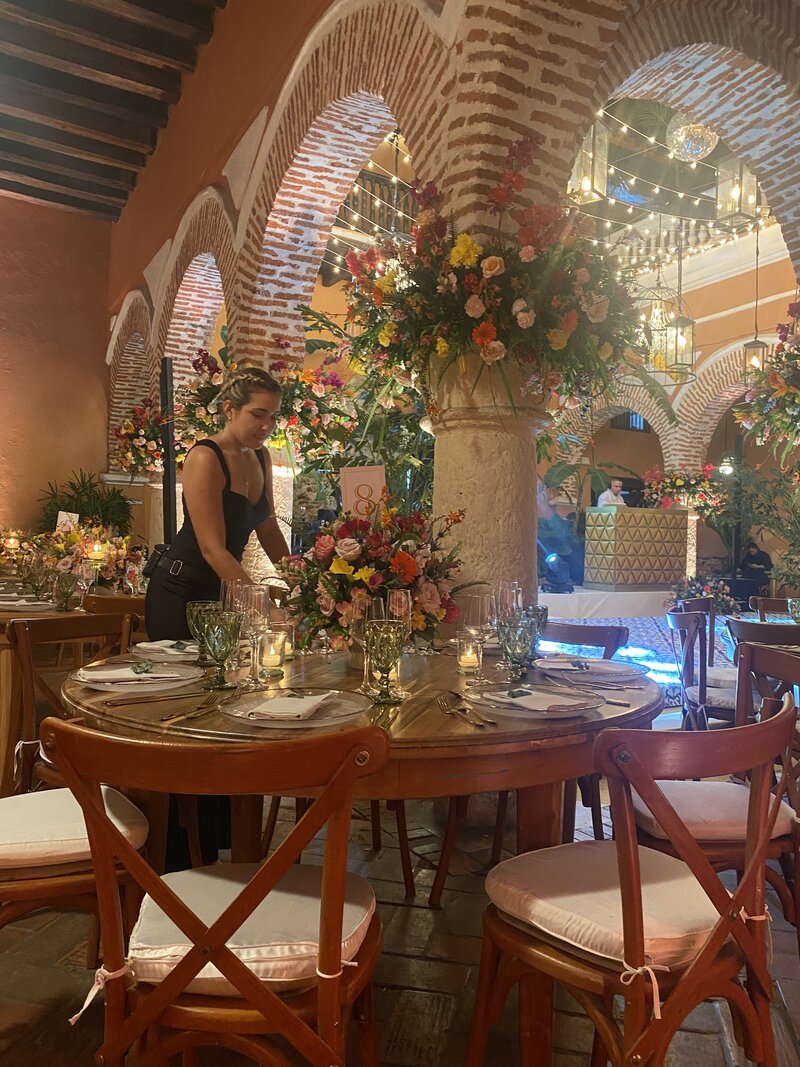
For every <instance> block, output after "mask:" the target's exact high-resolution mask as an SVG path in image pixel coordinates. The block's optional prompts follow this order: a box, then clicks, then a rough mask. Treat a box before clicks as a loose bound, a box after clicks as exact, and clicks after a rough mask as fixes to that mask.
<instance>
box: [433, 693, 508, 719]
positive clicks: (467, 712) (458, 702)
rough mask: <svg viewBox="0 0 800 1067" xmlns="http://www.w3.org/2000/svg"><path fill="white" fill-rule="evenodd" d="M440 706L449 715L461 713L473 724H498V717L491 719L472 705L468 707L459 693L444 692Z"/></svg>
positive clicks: (440, 698)
mask: <svg viewBox="0 0 800 1067" xmlns="http://www.w3.org/2000/svg"><path fill="white" fill-rule="evenodd" d="M439 707H440V708H441V709H442V711H444V712H446V713H447V714H448V715H460V716H461V717H462V718H463V719H466V721H467V722H471V723H472V724H473V726H479V727H484V726H497V719H490V718H489V716H488V715H483V714H482V713H481V712H480V711H477V710H476V709H475V708H473V707H472V706H470V707H466V706H465V704H464V701H463V698H462V697H461V696H460V695H459V694H458V693H452V692H451V693H443V694H442V695H441V696H440V697H439Z"/></svg>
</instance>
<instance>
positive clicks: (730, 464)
mask: <svg viewBox="0 0 800 1067" xmlns="http://www.w3.org/2000/svg"><path fill="white" fill-rule="evenodd" d="M735 466H736V460H735V458H734V457H733V456H730V455H726V456H723V457H722V459H721V460H720V461H719V466H718V467H717V470H718V471H719V473H720V474H724V475H725V477H726V478H727V477H728V476H729V475H731V474H733V471H734V467H735Z"/></svg>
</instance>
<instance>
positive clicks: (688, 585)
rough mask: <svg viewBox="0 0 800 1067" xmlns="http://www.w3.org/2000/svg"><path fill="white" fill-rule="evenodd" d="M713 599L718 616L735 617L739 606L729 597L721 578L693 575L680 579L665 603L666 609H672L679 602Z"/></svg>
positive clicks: (728, 588)
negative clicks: (701, 598)
mask: <svg viewBox="0 0 800 1067" xmlns="http://www.w3.org/2000/svg"><path fill="white" fill-rule="evenodd" d="M706 596H710V597H713V598H714V603H715V604H716V606H717V614H718V615H737V614H738V612H739V605H738V604H737V602H736V601H735V600H734V599H733V597H732V596H731V588H730V586H729V585H728V584H727V583H726V582H725V581H724V579H722V578H712V577H710V576H709V575H707V574H695V575H693V576H692V577H688V576H685V577H683V578H681V579H680V581H679V582H678V584H677V585H676V586H675V588H674V590H673V591H672V593H671V594H670V597H669V599H668V600H667V602H666V606H667V607H668V608H674V607H675V605H676V604H677V603H678V602H679V601H681V600H695V599H697V598H698V597H706Z"/></svg>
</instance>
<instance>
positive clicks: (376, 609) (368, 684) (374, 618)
mask: <svg viewBox="0 0 800 1067" xmlns="http://www.w3.org/2000/svg"><path fill="white" fill-rule="evenodd" d="M385 618H386V605H385V604H384V603H383V600H382V599H381V598H380V597H377V596H376V597H372V598H371V599H370V600H369V601H368V602H367V603H366V604H365V605H364V613H363V615H361V617H360V618H358V619H353V620H352V621H351V623H350V627H349V629H350V636H351V637H352V638H353V640H354V641H355V643H356V644H357V645H360V646H361V648H362V649H363V651H364V677H363V678H362V679H361V685H360V686H359V687H358V689H357V690H356V692H357V693H364V694H365V695H366V696H375V693H376V692H377V690H376V689H375V687H374V686H373V685H372V681H371V678H370V674H371V670H372V667H371V665H370V659H369V655H368V653H367V647H366V624H367V623H368V622H382V621H383V620H384V619H385Z"/></svg>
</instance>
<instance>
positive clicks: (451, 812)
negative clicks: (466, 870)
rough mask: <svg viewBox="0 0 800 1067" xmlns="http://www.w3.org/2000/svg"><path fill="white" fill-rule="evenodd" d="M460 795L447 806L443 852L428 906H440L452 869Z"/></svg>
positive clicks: (451, 799) (453, 798)
mask: <svg viewBox="0 0 800 1067" xmlns="http://www.w3.org/2000/svg"><path fill="white" fill-rule="evenodd" d="M460 799H461V798H460V797H450V804H449V805H448V808H447V826H446V827H445V831H444V840H443V841H442V853H441V855H440V856H439V866H438V867H437V868H436V875H435V877H434V879H433V885H432V886H431V895H430V896H429V897H428V907H429V908H438V907H439V906H440V904H441V901H442V893H443V892H444V883H445V882H446V881H447V872H448V871H449V870H450V860H451V859H452V858H453V848H454V847H455V843H456V829H457V827H458V809H459V800H460Z"/></svg>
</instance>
